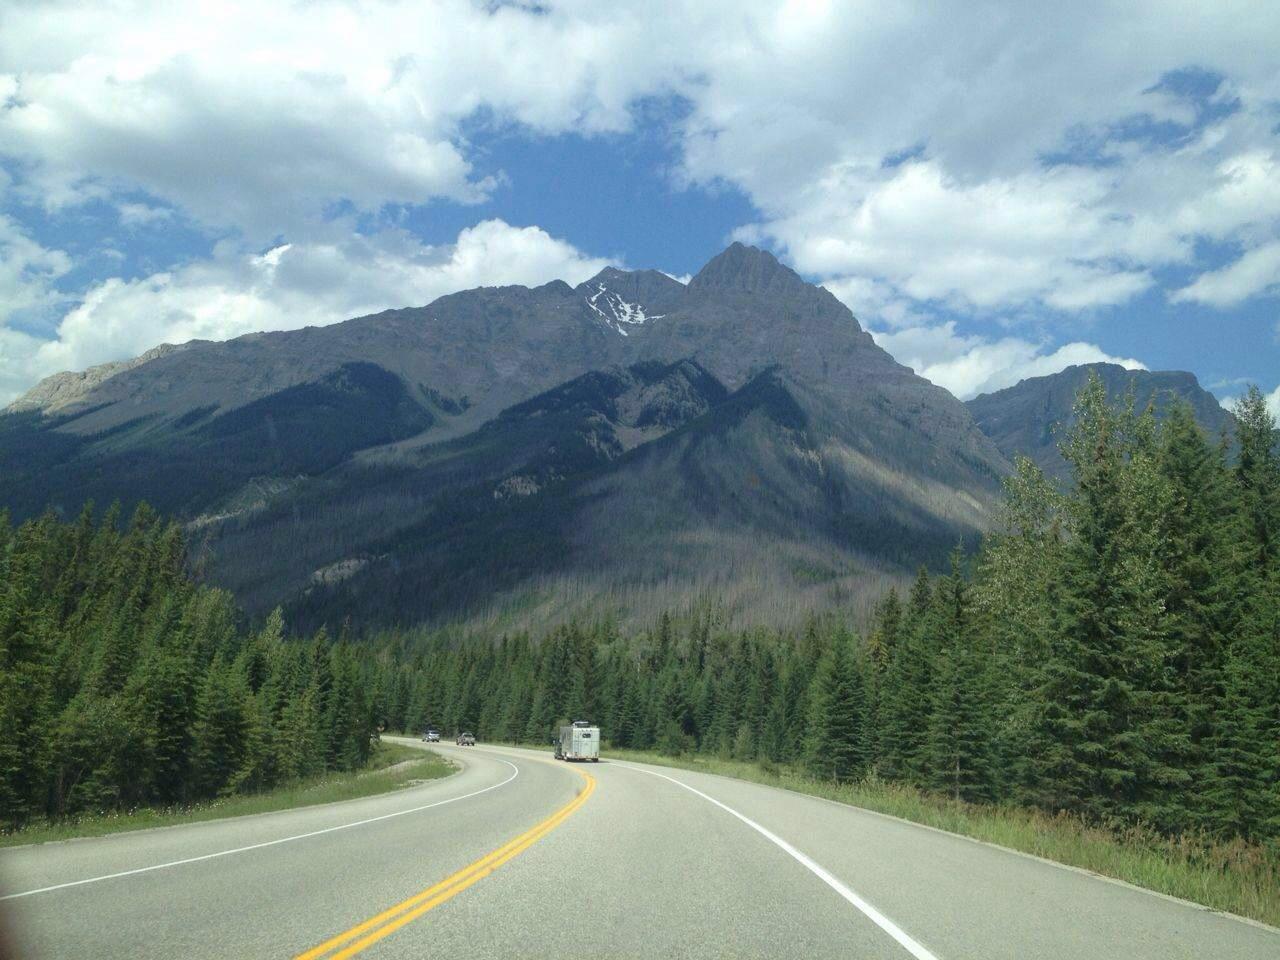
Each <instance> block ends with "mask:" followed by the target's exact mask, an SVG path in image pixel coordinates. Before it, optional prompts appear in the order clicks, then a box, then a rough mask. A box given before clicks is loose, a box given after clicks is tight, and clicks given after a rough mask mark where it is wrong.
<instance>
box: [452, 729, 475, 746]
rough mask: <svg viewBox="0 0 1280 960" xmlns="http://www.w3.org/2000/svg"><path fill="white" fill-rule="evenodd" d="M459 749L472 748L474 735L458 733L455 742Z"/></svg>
mask: <svg viewBox="0 0 1280 960" xmlns="http://www.w3.org/2000/svg"><path fill="white" fill-rule="evenodd" d="M455 742H456V743H457V744H458V746H460V747H474V746H475V745H476V735H475V734H474V733H466V732H463V733H460V734H458V739H457V740H456V741H455Z"/></svg>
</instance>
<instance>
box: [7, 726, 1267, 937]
mask: <svg viewBox="0 0 1280 960" xmlns="http://www.w3.org/2000/svg"><path fill="white" fill-rule="evenodd" d="M441 752H442V753H444V754H446V755H448V756H450V757H452V758H455V759H458V760H460V761H461V763H462V764H463V769H462V770H461V772H459V773H457V774H456V775H454V776H451V777H449V778H447V779H445V780H439V781H433V782H430V783H427V784H423V785H421V786H419V787H414V788H409V789H406V790H402V791H399V792H397V793H394V794H390V795H385V796H381V797H371V798H366V799H361V800H353V801H347V802H345V803H338V804H329V805H325V806H320V807H308V808H303V809H299V810H290V811H282V812H278V813H270V814H261V815H258V816H252V817H243V818H237V819H229V820H221V821H214V822H208V823H199V824H191V825H186V826H177V827H168V828H162V829H156V830H147V831H140V832H137V833H128V834H117V835H115V836H112V837H102V838H96V839H85V840H73V841H65V842H61V843H53V844H43V845H39V846H30V847H18V848H12V849H8V850H2V851H0V897H2V898H3V899H0V911H2V912H3V913H2V916H3V919H4V921H5V923H6V925H7V926H8V927H9V929H10V934H11V937H12V938H14V939H16V941H17V946H18V951H19V956H23V957H27V956H33V957H57V958H75V957H93V958H96V960H103V958H109V957H130V958H134V957H234V958H245V957H293V956H299V955H305V956H308V958H315V960H319V958H321V957H324V958H335V957H346V956H356V955H359V956H361V957H369V958H410V957H412V958H424V957H442V958H450V960H462V958H486V960H487V958H493V957H531V958H532V957H573V958H585V957H591V958H602V957H654V958H657V957H662V958H675V957H681V958H682V957H689V958H694V957H717V958H719V957H784V958H786V957H797V958H799V957H804V958H811V957H812V958H818V957H833V958H834V957H839V958H850V957H858V958H886V960H888V958H897V960H902V958H909V957H912V956H914V957H916V958H917V960H928V958H938V960H959V958H982V960H994V958H1002V957H1008V958H1019V960H1024V958H1036V957H1044V958H1053V960H1076V958H1079V960H1097V958H1101V957H1117V958H1125V960H1141V958H1151V960H1173V958H1206V957H1213V958H1215V960H1244V958H1267V960H1276V958H1278V957H1280V931H1275V930H1271V929H1269V928H1265V927H1262V926H1259V925H1255V924H1250V923H1247V922H1244V921H1241V920H1238V919H1235V918H1232V917H1228V916H1223V915H1220V914H1216V913H1213V912H1211V911H1208V910H1204V909H1200V908H1197V907H1193V906H1190V905H1188V904H1184V903H1180V902H1177V901H1173V900H1170V899H1167V898H1164V897H1160V896H1157V895H1153V894H1150V893H1146V892H1143V891H1139V890H1135V889H1133V888H1130V887H1127V886H1124V885H1121V884H1117V883H1113V882H1109V881H1105V880H1102V879H1100V878H1098V877H1094V876H1090V875H1088V874H1085V873H1082V872H1079V871H1074V870H1070V869H1067V868H1063V867H1058V866H1055V865H1052V864H1047V863H1044V862H1042V861H1039V860H1036V859H1033V858H1030V857H1024V856H1021V855H1018V854H1014V853H1010V852H1008V851H1004V850H1000V849H998V848H995V847H991V846H987V845H984V844H980V843H976V842H973V841H970V840H965V839H963V838H959V837H955V836H951V835H949V834H944V833H941V832H939V831H934V830H929V829H927V828H923V827H919V826H915V825H912V824H907V823H903V822H900V821H897V820H893V819H890V818H886V817H881V816H878V815H876V814H872V813H868V812H866V811H862V810H858V809H855V808H851V807H847V806H843V805H840V804H835V803H830V802H827V801H823V800H819V799H815V798H811V797H804V796H800V795H796V794H791V793H787V792H784V791H781V790H775V789H773V788H769V787H764V786H760V785H757V784H750V783H743V782H739V781H735V780H729V779H725V778H721V777H715V776H710V775H707V774H699V773H692V772H687V771H681V770H673V769H668V768H663V767H647V766H644V765H641V764H632V763H622V762H609V760H608V758H607V757H606V759H605V761H604V762H601V763H599V764H581V765H577V764H574V765H570V764H565V763H556V762H554V761H552V760H551V759H550V757H549V756H548V755H547V754H546V753H537V752H532V751H525V750H508V749H502V748H487V747H483V746H482V747H477V748H470V749H458V748H456V747H452V746H445V747H443V748H442V749H441Z"/></svg>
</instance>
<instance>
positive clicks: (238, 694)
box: [0, 505, 376, 829]
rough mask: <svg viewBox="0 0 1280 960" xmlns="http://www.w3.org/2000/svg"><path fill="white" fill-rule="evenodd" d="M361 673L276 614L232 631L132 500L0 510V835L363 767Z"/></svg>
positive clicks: (163, 531) (224, 613)
mask: <svg viewBox="0 0 1280 960" xmlns="http://www.w3.org/2000/svg"><path fill="white" fill-rule="evenodd" d="M369 676H370V675H369V671H368V670H367V669H365V667H363V666H362V664H361V661H360V659H359V658H358V657H357V655H356V653H355V652H354V651H353V650H352V648H351V646H350V645H348V644H346V643H341V642H340V643H336V644H335V643H332V642H330V640H329V639H328V637H327V636H326V635H325V634H324V633H323V632H322V633H320V634H319V635H317V636H315V637H313V638H311V640H310V641H308V642H301V641H296V640H286V639H285V636H284V625H283V623H282V621H281V619H280V617H279V615H278V614H277V615H273V616H272V617H270V618H268V619H267V621H266V622H265V624H263V625H262V627H261V629H259V630H257V631H246V630H244V629H243V628H242V625H241V623H240V619H239V614H238V612H237V610H236V606H235V604H234V602H233V601H232V598H231V596H230V595H229V594H227V593H225V592H222V591H219V590H213V589H210V588H208V587H203V586H199V585H197V584H195V583H194V582H193V581H192V580H191V578H190V577H189V575H188V573H187V569H186V548H185V545H184V542H183V536H182V531H181V529H180V528H179V527H178V526H177V525H176V524H173V523H166V522H164V521H162V520H161V519H160V518H159V517H158V516H157V515H156V514H155V513H154V512H153V511H152V510H151V509H150V508H149V507H147V506H146V505H143V506H140V507H138V509H137V510H136V511H135V512H134V513H133V515H132V519H131V520H130V521H129V522H128V523H127V525H126V524H123V523H122V521H121V517H120V514H119V509H118V508H113V509H111V510H108V511H106V513H105V514H104V516H103V517H102V518H101V520H99V521H96V522H95V520H94V515H93V509H92V507H91V506H90V507H86V508H85V510H84V512H83V513H82V514H81V516H80V517H79V519H78V520H76V521H75V522H72V523H63V522H61V521H60V520H59V519H58V518H57V517H56V516H54V515H53V514H52V513H49V514H45V515H44V516H42V517H39V518H36V519H33V520H30V521H27V522H26V523H23V524H22V525H21V526H19V527H18V528H17V529H13V528H12V526H11V524H10V523H9V521H8V518H7V517H5V516H4V515H3V514H0V829H14V828H17V827H21V826H23V825H27V824H30V823H33V822H39V821H42V820H43V821H47V820H58V819H62V818H66V817H68V816H72V815H75V814H79V813H83V812H90V813H98V812H107V811H115V810H129V809H133V808H136V807H139V806H143V805H155V806H174V805H187V804H190V803H193V802H195V801H199V800H204V799H209V798H213V797H218V796H225V795H229V794H233V793H243V792H254V791H259V790H264V789H266V788H269V787H271V786H273V785H275V784H278V783H285V782H291V781H296V780H298V779H300V778H303V777H307V776H310V775H314V774H318V773H321V772H323V771H326V770H349V769H354V768H356V767H359V766H360V765H362V764H363V763H364V762H365V760H366V759H367V758H368V756H369V752H370V738H371V734H372V733H373V732H374V730H375V729H376V727H375V724H374V721H373V715H372V712H371V710H372V706H371V700H370V697H369V694H368V691H369V689H370V683H369Z"/></svg>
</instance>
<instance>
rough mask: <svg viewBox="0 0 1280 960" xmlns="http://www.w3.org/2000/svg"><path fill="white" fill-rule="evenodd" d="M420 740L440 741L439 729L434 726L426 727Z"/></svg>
mask: <svg viewBox="0 0 1280 960" xmlns="http://www.w3.org/2000/svg"><path fill="white" fill-rule="evenodd" d="M422 740H423V742H424V743H439V742H440V731H439V730H436V729H435V728H433V727H428V728H427V729H426V730H424V731H423V733H422Z"/></svg>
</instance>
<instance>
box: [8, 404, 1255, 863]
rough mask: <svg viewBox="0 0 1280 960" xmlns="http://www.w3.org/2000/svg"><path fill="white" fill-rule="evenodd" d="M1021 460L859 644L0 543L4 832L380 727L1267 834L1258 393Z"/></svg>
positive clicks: (56, 544)
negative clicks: (480, 619) (542, 617)
mask: <svg viewBox="0 0 1280 960" xmlns="http://www.w3.org/2000/svg"><path fill="white" fill-rule="evenodd" d="M1076 415H1077V416H1076V422H1075V425H1074V426H1073V428H1072V429H1071V431H1070V433H1069V435H1068V436H1066V437H1064V439H1063V450H1064V453H1065V455H1066V456H1067V458H1068V460H1069V462H1070V464H1071V466H1072V471H1073V477H1072V480H1071V481H1070V483H1069V484H1067V485H1065V487H1063V486H1061V485H1059V484H1056V483H1054V482H1053V481H1051V480H1049V479H1047V478H1046V477H1045V476H1044V475H1042V474H1041V473H1040V472H1039V471H1038V469H1037V468H1036V467H1035V466H1034V465H1032V464H1031V463H1030V462H1029V461H1026V460H1023V461H1021V462H1020V463H1019V464H1018V466H1017V471H1016V473H1015V474H1014V475H1013V476H1012V477H1011V478H1009V480H1008V481H1007V484H1006V496H1005V501H1004V505H1003V510H1002V516H1001V518H1000V522H999V524H998V528H997V529H996V530H995V531H993V532H992V533H991V534H989V535H988V536H987V537H985V538H984V540H983V542H982V543H981V544H980V545H977V548H976V549H972V548H971V549H970V550H969V551H968V552H966V551H965V550H964V549H962V545H958V546H957V549H956V551H955V553H954V554H953V556H952V559H951V564H950V567H949V569H945V570H942V571H936V572H932V573H931V572H929V571H926V570H921V572H920V573H919V575H918V577H917V578H916V580H915V583H914V585H913V586H912V587H911V588H910V590H909V591H906V592H905V593H903V594H899V593H898V592H896V591H889V592H888V593H887V594H886V595H884V596H883V598H882V599H881V600H880V602H879V603H878V604H877V605H876V608H875V612H874V615H873V616H872V617H871V618H870V621H869V622H867V623H861V624H855V623H852V622H851V621H850V620H849V619H848V618H847V617H844V616H842V615H840V614H838V613H832V614H829V615H826V616H823V617H814V618H810V619H809V620H808V622H807V623H805V624H802V625H800V626H799V627H798V628H796V629H793V630H778V629H774V628H770V629H755V630H731V629H728V628H727V627H726V626H725V625H724V623H723V621H722V620H721V618H720V616H719V615H718V614H717V612H716V610H715V608H714V606H711V605H708V606H705V607H702V608H699V609H697V610H694V611H684V612H681V613H679V614H678V615H674V616H673V615H667V614H664V615H662V616H661V618H660V619H658V620H657V622H655V623H654V624H653V626H652V628H651V629H649V630H647V631H642V632H639V633H624V632H622V631H620V630H619V629H618V628H617V627H616V625H615V624H613V623H612V622H611V621H610V620H608V619H607V618H605V619H601V620H599V621H598V622H591V623H583V622H575V623H570V624H568V625H566V626H562V627H558V628H556V629H554V630H552V631H550V632H547V633H545V634H543V635H530V634H527V633H521V634H515V635H502V636H488V635H474V634H473V635H468V636H460V635H458V634H457V633H456V632H450V631H433V632H426V631H421V630H408V631H399V632H384V633H381V634H376V635H369V636H363V637H360V638H359V639H358V640H352V639H350V638H348V637H347V636H346V632H345V631H344V632H343V635H342V636H341V637H340V639H339V640H338V641H337V642H334V641H333V640H332V639H331V638H330V637H329V635H328V634H326V633H325V632H324V631H320V632H319V633H318V634H316V635H313V636H312V637H310V638H309V639H290V638H288V637H287V636H286V629H285V625H284V623H283V622H282V618H281V617H280V615H279V614H278V613H277V614H274V615H272V616H271V617H270V618H268V619H267V620H266V622H265V623H263V624H261V625H259V626H257V627H256V628H255V629H246V628H244V627H243V626H242V625H241V623H240V621H239V620H238V619H237V614H236V610H235V607H234V604H233V601H232V598H231V597H230V596H229V595H227V594H225V593H222V592H219V591H216V590H212V589H209V588H207V587H203V586H200V585H198V584H196V583H194V582H193V581H192V580H191V579H190V577H189V575H188V574H187V572H186V567H185V565H184V559H183V557H184V548H183V543H182V535H181V531H180V530H179V529H178V528H177V527H175V526H173V525H172V524H166V523H163V522H162V521H160V519H159V518H157V517H156V516H155V515H154V514H153V513H152V512H151V511H150V510H149V509H148V508H146V507H142V508H140V509H139V510H138V511H137V513H136V514H135V515H134V517H133V519H132V521H131V522H130V523H129V524H128V525H127V527H125V528H123V529H121V528H120V523H119V517H118V515H116V514H108V515H107V516H106V517H105V518H104V519H103V520H101V522H97V523H95V521H94V520H93V518H92V512H91V511H88V510H86V512H85V514H84V515H83V516H82V517H81V518H80V519H79V520H78V521H77V522H74V523H70V524H66V523H62V522H60V521H59V520H57V519H56V518H55V517H53V516H52V515H46V516H44V517H41V518H38V519H35V520H32V521H29V522H27V523H24V524H23V525H21V526H20V527H18V528H17V529H16V530H13V529H11V528H10V525H9V524H8V523H7V522H6V523H0V774H2V776H0V823H3V824H7V825H13V824H17V823H22V822H25V821H27V820H29V819H31V818H34V817H54V818H56V817H59V816H65V815H66V814H68V813H71V812H74V811H77V810H88V809H94V810H98V809H110V808H113V807H122V806H129V805H137V804H145V803H157V804H172V803H183V802H189V801H191V800H194V799H198V798H202V797H210V796H215V795H219V794H225V793H229V792H236V791H251V790H258V789H263V788H265V787H267V786H270V785H271V784H274V783H279V782H284V781H287V780H289V779H290V778H296V777H299V776H302V775H305V774H306V773H309V772H314V771H319V770H324V769H334V768H338V769H349V768H352V767H354V766H356V765H359V764H360V763H361V762H363V759H364V758H365V757H366V756H367V753H368V750H369V740H370V735H371V733H373V731H375V730H377V729H379V728H382V727H385V728H388V729H393V730H409V731H417V730H420V729H422V728H423V727H424V726H426V725H428V724H431V725H435V726H437V727H439V728H440V729H442V730H443V731H445V732H446V734H452V733H453V732H454V731H457V730H462V729H469V730H472V731H474V732H475V733H476V734H477V735H478V736H479V737H480V738H481V739H482V740H489V741H522V742H528V743H541V744H545V743H546V742H547V740H548V738H549V736H550V734H551V732H552V730H553V729H554V727H555V726H556V725H557V724H558V723H560V722H564V721H566V720H570V719H589V720H594V721H596V722H597V723H599V724H600V726H601V727H602V731H603V736H604V738H605V741H606V743H607V744H608V745H611V746H613V747H630V748H640V749H649V750H656V751H661V752H664V753H668V754H673V755H678V754H695V753H697V754H708V755H715V756H721V757H727V758H733V759H739V760H746V761H761V762H765V763H771V764H786V765H789V766H794V767H796V768H798V769H801V770H804V771H806V772H807V773H808V774H810V775H812V776H814V777H818V778H825V779H830V780H836V781H844V782H849V781H857V780H863V779H871V780H875V781H878V782H884V783H901V784H908V785H911V786H914V787H918V788H920V789H923V790H926V791H930V792H933V793H936V794H939V795H943V796H946V797H950V798H954V799H956V800H961V801H969V802H979V803H994V804H1005V805H1014V806H1019V807H1028V808H1036V809H1040V810H1044V811H1047V812H1049V813H1051V814H1057V813H1060V812H1066V813H1069V814H1072V815H1077V816H1079V817H1082V818H1084V819H1085V820H1087V821H1089V822H1093V823H1097V824H1101V825H1106V826H1116V827H1119V826H1123V825H1141V826H1143V827H1145V828H1148V829H1151V830H1154V831H1158V832H1160V833H1163V834H1166V835H1170V836H1175V835H1178V834H1182V833H1187V832H1196V833H1200V834H1206V835H1210V836H1214V837H1223V838H1232V837H1239V838H1243V839H1245V840H1249V841H1255V842H1263V843H1275V842H1276V841H1277V840H1280V589H1278V588H1280V460H1278V459H1277V453H1276V441H1275V438H1276V432H1275V429H1276V425H1275V422H1274V419H1273V418H1272V417H1271V415H1270V414H1269V413H1268V411H1267V409H1266V405H1265V402H1264V399H1263V398H1262V396H1261V395H1260V394H1259V393H1258V392H1257V391H1256V390H1255V391H1251V392H1250V393H1249V394H1248V395H1247V396H1246V397H1245V398H1244V399H1243V400H1242V401H1240V403H1239V404H1238V406H1237V409H1236V419H1235V427H1234V435H1233V436H1229V437H1222V438H1217V437H1212V438H1211V437H1207V436H1205V434H1204V433H1203V432H1202V431H1201V429H1200V428H1199V427H1198V426H1197V425H1196V423H1195V420H1194V419H1193V417H1192V415H1191V412H1190V411H1189V410H1188V409H1186V408H1184V407H1173V408H1171V409H1170V410H1169V411H1167V413H1166V415H1165V416H1164V417H1163V418H1161V419H1160V420H1159V421H1157V419H1156V418H1155V417H1154V415H1153V414H1152V412H1151V411H1150V410H1146V411H1139V410H1136V409H1134V407H1133V405H1132V404H1129V405H1127V406H1123V405H1122V406H1120V407H1116V406H1113V405H1111V404H1109V403H1108V400H1107V396H1106V393H1105V391H1104V389H1103V388H1102V385H1101V384H1100V383H1099V382H1097V381H1096V380H1095V381H1093V382H1092V383H1091V384H1090V385H1089V386H1088V387H1087V388H1086V389H1085V390H1084V391H1083V392H1082V393H1081V394H1080V396H1079V398H1078V400H1077V406H1076Z"/></svg>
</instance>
